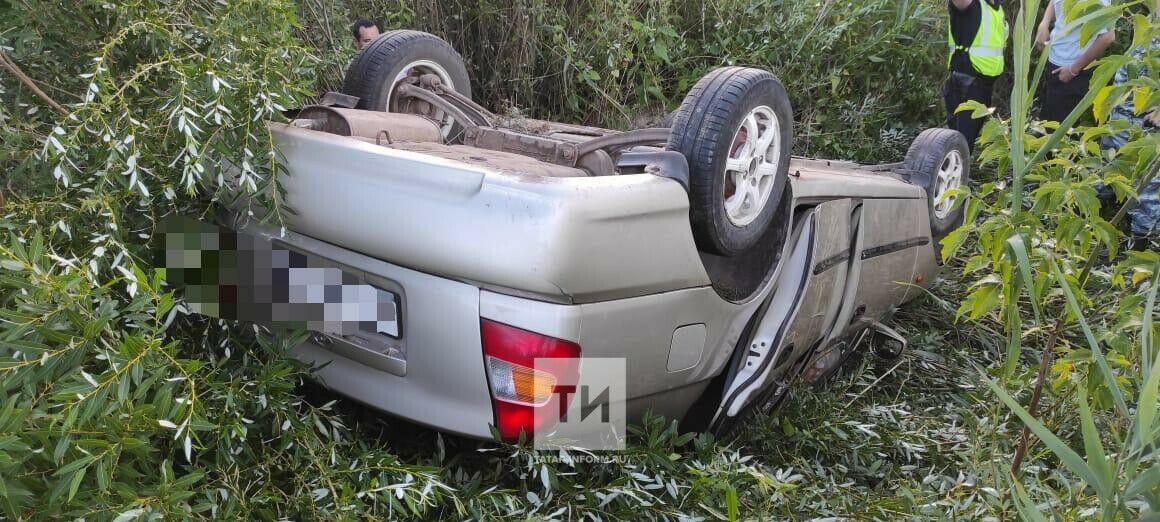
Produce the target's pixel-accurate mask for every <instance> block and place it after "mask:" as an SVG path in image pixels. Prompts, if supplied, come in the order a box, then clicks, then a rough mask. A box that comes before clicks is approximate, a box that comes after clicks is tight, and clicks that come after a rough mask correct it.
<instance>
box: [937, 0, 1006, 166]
mask: <svg viewBox="0 0 1160 522" xmlns="http://www.w3.org/2000/svg"><path fill="white" fill-rule="evenodd" d="M947 10H948V11H949V12H950V24H949V25H948V26H947V45H948V46H949V47H950V58H949V60H948V61H949V64H948V65H949V67H950V76H949V77H948V78H947V80H946V82H945V83H943V99H944V100H945V101H946V107H947V126H948V127H950V128H952V129H954V130H957V131H959V132H961V133H963V136H966V138H967V143H968V144H970V146H971V148H972V150H973V149H974V147H975V140H976V139H977V138H978V137H979V130H980V129H981V128H982V126H983V119H982V118H979V119H975V118H972V117H971V111H963V112H957V110H958V107H959V104H961V103H963V102H965V101H967V100H975V101H977V102H979V103H982V104H983V105H990V104H991V93H992V91H993V90H994V87H995V79H996V78H998V77H999V75H1000V74H1002V72H1003V49H1004V47H1006V45H1007V33H1008V27H1007V21H1006V19H1004V18H1003V6H1001V5H999V0H948V2H947Z"/></svg>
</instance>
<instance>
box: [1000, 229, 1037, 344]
mask: <svg viewBox="0 0 1160 522" xmlns="http://www.w3.org/2000/svg"><path fill="white" fill-rule="evenodd" d="M1007 248H1009V249H1010V250H1011V253H1012V254H1013V255H1014V256H1015V264H1016V266H1018V267H1019V282H1020V286H1022V287H1024V288H1026V289H1027V297H1028V298H1029V299H1030V301H1031V310H1032V312H1034V313H1035V322H1036V323H1040V322H1041V321H1042V317H1043V316H1042V314H1041V313H1040V311H1039V300H1040V296H1039V295H1038V293H1037V292H1036V291H1035V285H1034V282H1035V278H1033V277H1032V276H1031V258H1030V256H1029V255H1028V253H1027V242H1026V241H1024V240H1023V236H1022V235H1021V234H1014V235H1012V236H1011V237H1008V238H1007Z"/></svg>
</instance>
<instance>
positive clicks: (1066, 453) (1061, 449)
mask: <svg viewBox="0 0 1160 522" xmlns="http://www.w3.org/2000/svg"><path fill="white" fill-rule="evenodd" d="M985 377H986V376H985V375H984V378H985ZM986 381H987V386H988V387H990V388H991V391H992V392H994V394H995V395H997V396H998V397H999V400H1001V401H1003V404H1006V405H1007V407H1008V408H1009V409H1010V410H1011V411H1012V412H1013V413H1014V414H1015V415H1016V416H1018V417H1019V419H1020V420H1022V421H1023V424H1024V425H1026V426H1027V428H1028V429H1029V430H1031V432H1032V433H1034V434H1035V436H1036V437H1039V440H1041V441H1043V444H1044V445H1045V446H1047V449H1049V450H1051V452H1052V453H1054V454H1055V456H1056V457H1059V460H1060V461H1061V462H1063V464H1064V465H1065V466H1067V468H1068V469H1070V470H1071V472H1072V473H1075V474H1076V475H1078V476H1079V478H1081V479H1083V481H1084V482H1087V483H1088V484H1091V485H1092V487H1095V488H1096V489H1102V487H1103V484H1102V482H1101V479H1100V476H1099V475H1097V474H1096V473H1095V472H1094V471H1092V469H1091V468H1090V467H1089V466H1088V465H1087V463H1086V462H1084V460H1083V457H1080V456H1079V454H1078V453H1076V452H1075V451H1074V450H1072V449H1071V448H1069V447H1068V446H1067V444H1065V443H1064V442H1063V441H1062V440H1060V439H1059V437H1057V436H1055V434H1054V433H1052V432H1051V430H1049V429H1047V427H1046V426H1044V425H1043V424H1042V423H1040V422H1039V420H1038V419H1036V418H1035V417H1032V416H1031V414H1030V413H1027V410H1025V409H1023V406H1020V405H1019V403H1018V402H1015V399H1012V398H1011V396H1010V395H1008V394H1007V392H1006V391H1004V390H1003V388H1001V387H999V385H998V384H996V383H995V381H993V380H991V379H986Z"/></svg>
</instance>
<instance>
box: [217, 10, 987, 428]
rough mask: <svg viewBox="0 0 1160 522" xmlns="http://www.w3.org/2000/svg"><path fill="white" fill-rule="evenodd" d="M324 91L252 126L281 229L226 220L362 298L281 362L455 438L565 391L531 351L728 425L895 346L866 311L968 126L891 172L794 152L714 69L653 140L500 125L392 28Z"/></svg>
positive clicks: (441, 64) (880, 298)
mask: <svg viewBox="0 0 1160 522" xmlns="http://www.w3.org/2000/svg"><path fill="white" fill-rule="evenodd" d="M343 91H344V93H342V94H337V93H333V94H330V95H328V96H327V97H326V98H324V102H323V104H320V105H316V106H310V107H305V108H302V109H300V110H297V111H294V114H292V117H291V121H290V122H289V123H288V124H281V123H271V124H270V129H271V131H272V134H273V136H274V138H275V140H276V143H277V145H278V148H279V150H280V151H281V153H282V154H283V155H284V160H285V165H286V167H287V170H288V172H287V175H286V176H284V177H283V179H282V186H283V189H284V193H285V203H286V205H287V206H288V207H289V208H291V209H293V213H292V214H288V215H287V216H286V223H285V224H286V230H285V231H283V230H280V229H278V228H277V227H273V226H267V225H262V224H258V223H248V222H244V221H241V220H239V221H237V222H236V223H235V224H234V226H235V228H236V229H237V230H238V232H239V234H246V235H248V236H250V237H254V238H258V239H259V241H267V242H269V243H270V244H271V245H274V246H273V247H272V248H276V249H281V250H283V251H286V252H290V253H291V256H290V257H289V258H287V259H288V261H287V263H289V264H288V265H287V266H286V267H283V268H287V269H294V268H295V267H298V268H308V267H327V268H329V269H331V270H334V271H337V273H340V274H342V277H343V278H344V280H345V281H346V282H347V283H352V282H353V283H356V284H358V285H361V286H362V287H370V288H373V289H375V291H374V295H373V296H370V297H369V299H370V300H372V301H374V302H377V303H378V306H377V307H376V308H375V310H376V314H378V315H377V316H376V317H375V318H374V321H371V322H370V326H369V327H360V328H356V329H354V330H344V329H328V328H325V327H317V328H316V331H314V332H312V333H311V334H310V335H309V337H308V338H307V340H306V341H304V342H302V343H301V344H299V345H298V346H296V347H295V348H294V349H293V355H294V356H295V357H297V358H299V359H302V360H304V361H307V362H310V363H313V364H317V365H318V366H319V367H320V369H319V370H318V373H317V375H318V377H319V379H320V380H321V381H322V382H323V383H325V385H326V386H328V387H330V388H332V389H334V390H336V391H337V392H339V393H341V394H344V395H347V396H349V397H351V398H353V399H355V400H357V401H359V402H362V403H365V404H366V405H369V406H370V407H372V408H375V409H377V410H381V411H384V412H388V413H391V414H394V415H398V416H401V417H405V418H407V419H410V420H413V421H416V422H419V423H422V424H426V425H430V426H433V427H435V428H438V429H441V430H445V431H449V432H454V433H459V434H463V435H468V436H474V437H491V436H492V435H493V431H492V429H493V427H494V428H495V429H496V430H497V431H498V434H499V435H500V436H501V437H503V438H505V439H515V438H518V437H519V436H520V434H521V432H525V433H527V434H532V433H533V432H535V431H537V430H542V429H544V428H545V426H542V425H539V424H538V423H539V421H538V420H537V419H540V416H538V415H536V412H537V411H539V410H541V409H545V408H555V407H558V406H559V404H558V403H557V402H555V401H558V400H560V399H559V397H558V396H556V395H553V394H551V393H544V390H543V387H544V386H549V387H550V386H551V385H552V384H553V383H555V382H557V381H558V380H560V378H562V377H563V376H560V375H553V374H552V373H551V371H550V370H544V369H542V368H540V369H538V368H536V367H535V365H534V364H533V360H534V359H536V358H569V359H575V360H578V361H579V364H578V365H576V366H574V367H572V368H573V369H572V370H562V371H576V372H580V373H583V372H584V363H583V361H584V360H585V359H587V358H605V357H614V358H623V360H624V361H625V364H626V369H627V380H626V383H625V384H626V387H625V395H626V397H624V400H623V406H624V407H625V409H626V411H627V414H628V417H629V418H630V419H632V418H638V417H639V416H641V415H643V414H644V412H646V411H648V410H651V411H653V412H654V413H658V414H663V415H666V416H668V417H670V418H675V419H683V420H684V421H685V422H686V426H688V427H690V428H695V429H702V430H714V431H723V430H727V429H729V428H731V427H732V426H734V425H736V424H737V423H738V421H739V420H740V419H743V418H744V416H746V415H749V414H752V413H753V412H761V411H764V410H765V409H767V408H770V407H772V406H775V405H776V404H777V403H778V402H779V400H780V399H781V398H783V396H784V395H785V392H786V390H787V388H788V387H789V386H790V384H791V383H792V382H793V381H794V380H795V379H804V380H805V381H807V382H810V383H816V382H821V381H822V380H823V379H824V378H825V377H827V376H828V375H829V374H831V373H832V372H833V371H834V370H835V369H836V368H837V367H838V366H839V365H840V364H841V363H842V362H843V361H844V360H845V359H846V358H847V356H848V355H850V354H851V352H853V351H854V350H855V349H857V348H860V347H867V346H869V347H873V348H874V349H875V350H876V351H878V352H881V353H882V354H884V355H886V356H893V355H897V354H898V353H899V351H900V350H901V349H902V348H903V347H904V346H905V340H904V339H903V338H902V337H900V336H899V335H897V334H896V333H894V332H893V331H892V330H891V329H890V328H888V327H886V326H884V325H882V324H881V323H880V322H879V321H880V320H881V319H882V318H883V317H885V315H886V314H888V312H889V311H890V309H891V308H892V307H895V306H897V305H899V304H900V303H903V302H905V301H907V300H909V299H912V298H914V297H916V296H918V295H920V293H921V292H922V291H923V287H924V286H927V285H929V284H930V282H931V281H932V280H933V279H934V278H935V277H936V275H937V272H938V270H939V262H938V259H937V254H936V249H937V242H938V240H939V239H940V238H941V237H942V236H944V235H945V234H946V233H948V232H949V231H950V230H951V229H953V228H954V227H956V226H958V224H959V223H960V222H961V220H962V209H961V206H962V205H961V204H960V205H958V206H956V205H955V201H954V199H955V198H954V197H953V196H954V192H951V194H950V196H949V197H948V195H947V193H948V192H950V191H952V190H953V189H955V188H956V187H958V186H960V185H961V184H963V183H965V181H966V180H967V178H968V173H969V166H970V162H969V156H968V152H967V144H966V141H965V139H964V138H963V137H962V135H960V134H958V133H957V132H954V131H950V130H945V129H929V130H927V131H925V132H923V133H922V134H921V135H919V137H918V138H917V139H916V140H915V142H914V143H913V144H912V146H911V148H910V151H909V152H908V153H907V156H906V158H905V161H904V162H902V163H898V164H890V165H877V166H861V165H857V164H853V163H848V162H839V161H825V160H814V159H804V158H796V157H791V155H790V154H791V148H792V138H793V120H792V118H793V115H792V111H791V108H790V102H789V98H788V97H787V95H786V92H785V89H784V87H783V86H782V84H781V83H780V82H779V81H778V79H777V78H776V77H774V76H773V75H772V74H770V73H769V72H767V71H762V70H758V69H751V68H741V67H725V68H720V69H717V70H714V71H712V72H710V73H709V74H707V75H706V76H705V77H704V78H702V79H701V81H700V82H698V83H697V84H696V85H695V86H694V87H693V88H692V90H691V91H690V92H689V94H688V96H687V97H686V98H685V99H684V101H683V102H682V103H681V105H680V108H679V109H678V110H677V111H676V112H675V114H674V115H673V117H672V121H671V124H670V125H669V126H667V127H664V128H651V129H638V130H630V131H626V132H620V131H613V130H607V129H598V128H592V127H586V126H579V125H568V124H562V123H556V122H547V121H534V120H518V121H512V120H509V119H505V118H502V117H499V116H497V115H495V114H493V113H491V112H490V111H488V110H486V109H485V108H483V107H481V106H479V105H478V104H476V103H474V102H473V101H472V99H471V85H470V81H469V79H468V77H467V72H466V69H465V67H464V65H463V61H462V59H461V58H460V57H459V55H458V54H457V53H456V52H455V51H454V50H453V49H451V47H450V46H449V45H448V44H446V43H445V42H443V41H442V40H440V39H438V38H437V37H435V36H433V35H429V34H426V33H421V32H416V31H393V32H388V33H386V34H384V35H383V36H382V37H380V38H379V39H378V40H376V41H375V42H374V43H372V44H371V45H370V46H368V47H367V48H366V49H364V50H363V51H361V52H360V53H359V55H358V56H357V57H356V58H355V60H354V62H353V63H352V65H351V67H350V70H349V71H348V73H347V77H346V79H345V83H344V87H343ZM295 263H297V265H295ZM274 284H275V286H276V285H277V282H276V281H275V283H274ZM243 294H245V293H244V292H243V293H241V294H238V295H239V296H242V297H241V298H245V295H243ZM246 295H248V294H246ZM335 295H336V296H337V297H334V296H332V298H331V301H333V300H334V299H339V301H340V302H341V300H342V299H344V298H347V297H344V296H345V295H346V294H342V293H341V292H339V293H338V294H335ZM284 297H285V296H284ZM364 297H365V296H364ZM251 298H252V297H251ZM252 299H257V298H252ZM240 304H241V303H239V305H240ZM340 304H341V303H340ZM248 305H255V303H249V304H248ZM360 324H361V323H360ZM863 340H868V342H861V341H863ZM564 400H567V397H565V399H564Z"/></svg>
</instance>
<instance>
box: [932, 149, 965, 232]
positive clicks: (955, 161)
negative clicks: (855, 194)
mask: <svg viewBox="0 0 1160 522" xmlns="http://www.w3.org/2000/svg"><path fill="white" fill-rule="evenodd" d="M962 184H963V156H962V155H961V154H959V151H957V150H952V151H950V152H948V153H947V155H946V156H944V157H943V160H942V163H940V164H939V167H938V172H937V173H935V179H934V217H936V218H939V219H946V217H947V216H948V215H950V213H951V209H952V208H954V205H955V197H954V196H951V197H946V193H947V192H949V191H951V190H953V189H956V188H959V187H960V186H962Z"/></svg>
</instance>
